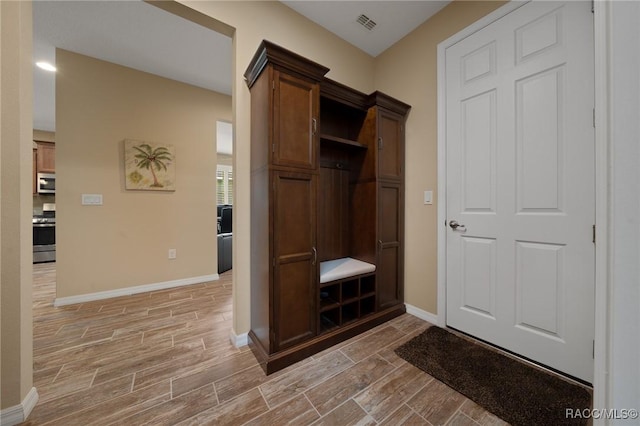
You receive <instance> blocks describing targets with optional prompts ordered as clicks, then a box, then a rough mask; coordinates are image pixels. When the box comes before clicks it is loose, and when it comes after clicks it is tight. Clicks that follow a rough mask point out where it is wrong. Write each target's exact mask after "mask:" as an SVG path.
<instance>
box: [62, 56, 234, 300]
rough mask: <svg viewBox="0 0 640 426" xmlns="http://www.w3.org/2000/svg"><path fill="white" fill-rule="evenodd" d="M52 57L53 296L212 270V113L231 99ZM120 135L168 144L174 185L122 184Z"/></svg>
mask: <svg viewBox="0 0 640 426" xmlns="http://www.w3.org/2000/svg"><path fill="white" fill-rule="evenodd" d="M56 63H57V67H58V73H57V74H56V175H57V188H56V189H57V191H56V211H57V215H56V219H57V231H58V232H57V259H58V260H57V278H58V285H57V287H58V288H57V297H59V298H60V297H69V296H75V295H82V294H88V293H94V292H100V291H108V290H114V289H119V288H125V287H131V286H138V285H144V284H152V283H158V282H165V281H171V280H178V279H185V278H191V277H200V276H205V275H211V274H215V273H217V258H216V256H217V244H216V213H215V169H216V146H215V137H216V120H230V119H231V98H230V97H229V96H226V95H221V94H218V93H215V92H211V91H208V90H203V89H199V88H196V87H193V86H190V85H187V84H183V83H178V82H176V81H172V80H167V79H165V78H161V77H157V76H154V75H151V74H147V73H143V72H139V71H135V70H132V69H130V68H125V67H121V66H118V65H115V64H110V63H108V62H104V61H99V60H96V59H93V58H89V57H86V56H82V55H78V54H75V53H71V52H68V51H64V50H58V51H57V53H56ZM124 139H136V140H144V141H149V142H157V143H167V144H173V145H174V146H175V149H176V162H175V164H176V190H175V192H151V191H126V190H125V189H124V169H123V155H124V154H123V140H124ZM83 193H84V194H102V195H103V199H104V205H102V206H82V205H81V203H80V200H81V194H83ZM170 248H175V249H177V259H175V260H169V259H168V258H167V252H168V250H169V249H170Z"/></svg>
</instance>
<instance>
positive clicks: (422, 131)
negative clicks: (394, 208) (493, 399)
mask: <svg viewBox="0 0 640 426" xmlns="http://www.w3.org/2000/svg"><path fill="white" fill-rule="evenodd" d="M502 4H504V2H489V1H456V2H453V3H451V4H450V5H448V6H447V7H445V8H444V9H442V10H441V11H440V12H439V13H438V14H436V15H435V16H433V17H432V18H431V19H429V20H428V21H427V22H425V23H424V24H422V25H421V26H420V27H418V28H417V29H415V30H414V31H413V32H411V33H410V34H409V35H407V36H406V37H405V38H403V39H402V40H401V41H399V42H398V43H396V44H394V45H393V46H392V47H391V48H389V49H387V50H386V51H385V52H384V53H382V54H381V55H380V56H378V57H377V58H376V61H375V87H376V89H378V90H381V91H383V92H385V93H387V94H389V95H391V96H393V97H396V98H398V99H400V100H402V101H403V102H406V103H408V104H409V105H411V112H410V114H409V119H408V121H407V129H406V143H407V145H406V193H405V199H406V212H405V226H406V232H405V301H406V303H409V304H411V305H414V306H416V307H418V308H420V309H423V310H425V311H427V312H431V313H434V314H435V313H437V212H438V205H437V187H438V183H437V174H438V170H437V150H436V148H437V81H436V70H437V60H436V59H437V58H436V51H437V45H438V43H440V42H441V41H444V40H446V39H447V38H449V37H450V36H452V35H454V34H455V33H457V32H458V31H460V30H462V29H463V28H465V27H467V26H469V25H471V24H472V23H474V22H475V21H477V20H478V19H480V18H481V17H483V16H485V15H486V14H488V13H490V12H492V11H493V10H495V9H496V8H498V7H499V6H501V5H502ZM426 190H432V191H433V194H434V195H433V196H434V204H433V205H424V204H423V194H424V191H426Z"/></svg>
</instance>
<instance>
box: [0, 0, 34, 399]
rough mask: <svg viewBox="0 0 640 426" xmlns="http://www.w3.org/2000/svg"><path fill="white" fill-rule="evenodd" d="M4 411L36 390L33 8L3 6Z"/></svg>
mask: <svg viewBox="0 0 640 426" xmlns="http://www.w3.org/2000/svg"><path fill="white" fill-rule="evenodd" d="M0 20H1V23H0V46H1V48H0V93H1V101H0V112H1V114H0V185H1V187H0V199H1V200H2V203H0V241H1V243H0V282H1V287H0V315H1V317H0V409H5V408H8V407H13V406H15V405H18V404H20V403H21V402H22V401H23V400H24V398H25V397H26V395H27V393H28V392H29V391H30V390H31V387H32V383H33V380H32V376H33V374H32V371H33V358H32V357H33V331H32V306H31V305H32V303H31V283H32V272H31V263H32V260H33V257H32V248H31V235H32V234H31V232H32V227H31V203H32V200H31V192H32V167H31V165H32V128H31V126H32V121H33V118H32V114H33V111H32V105H31V104H32V102H33V100H32V99H33V98H32V87H31V86H32V64H31V34H32V18H31V3H27V2H4V1H3V2H0Z"/></svg>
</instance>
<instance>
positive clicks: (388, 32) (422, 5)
mask: <svg viewBox="0 0 640 426" xmlns="http://www.w3.org/2000/svg"><path fill="white" fill-rule="evenodd" d="M281 1H282V3H284V4H286V5H287V6H289V7H290V8H291V9H293V10H295V11H296V12H298V13H300V14H301V15H304V16H306V17H307V18H309V19H310V20H312V21H313V22H315V23H316V24H319V25H321V26H323V27H324V28H326V29H327V30H329V31H331V32H332V33H334V34H336V35H337V36H338V37H340V38H342V39H343V40H346V41H348V42H349V43H351V44H353V45H354V46H356V47H358V48H360V49H361V50H364V51H365V52H367V53H368V54H369V55H371V56H374V57H375V56H378V55H379V54H380V53H382V52H384V51H385V50H386V49H387V48H389V47H391V46H392V45H393V44H395V43H396V42H397V41H398V40H400V39H401V38H403V37H404V36H405V35H407V34H409V33H410V32H411V31H413V30H414V29H416V28H417V27H418V26H420V24H422V23H423V22H424V21H426V20H427V19H429V18H430V17H431V16H433V15H435V14H436V13H437V12H438V11H439V10H440V9H442V8H443V7H445V6H446V5H447V4H449V3H450V2H449V1H434V0H430V1H424V0H423V1H415V0H414V1H401V0H395V1H394V0H390V1H389V0H388V1H362V0H361V1H313V0H309V1H307V0H296V1H290V0H281ZM360 15H365V16H366V17H367V18H369V19H370V20H372V21H374V22H375V23H376V25H375V27H373V29H372V30H368V29H366V28H365V27H363V26H362V25H360V24H359V23H357V19H358V17H359V16H360Z"/></svg>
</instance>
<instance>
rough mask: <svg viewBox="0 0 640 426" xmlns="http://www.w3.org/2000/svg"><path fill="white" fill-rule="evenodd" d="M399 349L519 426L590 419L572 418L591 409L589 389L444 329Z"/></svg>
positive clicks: (433, 330) (578, 422)
mask: <svg viewBox="0 0 640 426" xmlns="http://www.w3.org/2000/svg"><path fill="white" fill-rule="evenodd" d="M396 353H397V354H398V355H399V356H400V357H401V358H403V359H405V360H406V361H408V362H410V363H411V364H413V365H415V366H416V367H418V368H420V369H421V370H423V371H425V372H427V373H429V374H430V375H431V376H433V377H435V378H436V379H438V380H440V381H441V382H443V383H445V384H447V385H448V386H450V387H451V388H453V389H455V390H456V391H458V392H460V393H461V394H463V395H465V396H466V397H467V398H469V399H471V400H472V401H474V402H475V403H477V404H478V405H480V406H482V407H484V408H485V409H486V410H487V411H490V412H492V413H493V414H495V415H496V416H498V417H500V418H501V419H503V420H505V421H507V422H509V423H511V424H512V425H514V426H520V425H522V426H524V425H526V426H529V425H544V426H550V425H583V424H586V423H587V420H586V419H584V418H570V417H577V416H576V415H575V413H576V412H577V410H581V413H583V412H585V411H582V410H587V409H589V408H590V407H591V395H590V392H589V391H587V390H586V389H585V388H583V387H580V386H578V385H575V384H572V383H569V382H567V381H565V380H562V379H561V378H558V377H556V376H554V375H551V374H548V373H546V372H544V371H541V370H539V369H536V368H534V367H531V366H529V365H527V364H524V363H522V362H519V361H517V360H515V359H512V358H510V357H507V356H505V355H503V354H501V353H498V352H496V351H493V350H491V349H488V348H486V347H484V346H482V345H479V344H476V343H473V342H471V341H469V340H466V339H463V338H460V337H458V336H456V335H454V334H452V333H450V332H448V331H446V330H444V329H442V328H439V327H435V326H433V327H430V328H428V329H427V330H426V331H425V332H424V333H422V334H420V335H419V336H417V337H415V338H413V339H411V340H410V341H408V342H407V343H405V344H403V345H402V346H400V347H399V348H397V349H396ZM567 410H571V412H572V413H574V414H573V416H572V415H569V416H567V413H568V412H567ZM569 414H570V413H569ZM568 417H569V418H568Z"/></svg>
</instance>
